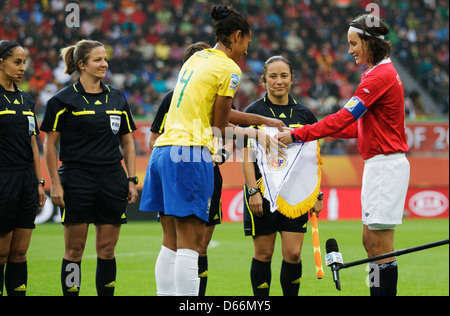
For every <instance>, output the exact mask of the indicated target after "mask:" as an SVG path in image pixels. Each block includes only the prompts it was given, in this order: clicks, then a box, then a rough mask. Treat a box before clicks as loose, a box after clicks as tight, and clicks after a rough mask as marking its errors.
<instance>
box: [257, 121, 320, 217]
mask: <svg viewBox="0 0 450 316" xmlns="http://www.w3.org/2000/svg"><path fill="white" fill-rule="evenodd" d="M261 129H262V130H263V131H264V132H266V133H267V134H269V135H270V136H274V135H275V134H277V133H278V129H277V128H274V127H266V126H263V127H261ZM251 147H252V148H253V150H254V152H255V156H256V160H257V164H258V167H259V170H260V171H261V173H262V178H261V179H260V181H258V186H259V188H260V189H261V192H262V194H263V196H264V198H265V199H267V200H268V201H269V202H270V210H271V211H272V212H275V211H276V210H277V211H278V212H280V213H281V214H283V215H285V216H287V217H289V218H296V217H299V216H301V215H303V214H305V213H306V212H308V211H309V210H310V209H312V208H313V206H314V204H315V203H316V201H317V196H318V195H319V192H320V181H321V175H322V174H321V165H322V159H321V157H320V147H319V143H318V141H312V142H306V143H303V142H295V143H293V144H290V145H289V146H288V148H287V149H285V154H284V155H283V154H280V153H277V154H276V155H270V154H269V155H267V154H266V150H265V148H263V147H262V146H261V145H260V144H258V143H257V142H255V141H251Z"/></svg>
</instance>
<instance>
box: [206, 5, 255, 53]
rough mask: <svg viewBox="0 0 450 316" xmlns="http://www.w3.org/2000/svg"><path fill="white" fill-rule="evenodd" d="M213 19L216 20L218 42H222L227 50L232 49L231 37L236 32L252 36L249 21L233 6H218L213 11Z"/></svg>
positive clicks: (215, 28) (215, 27) (215, 29)
mask: <svg viewBox="0 0 450 316" xmlns="http://www.w3.org/2000/svg"><path fill="white" fill-rule="evenodd" d="M211 17H212V18H213V20H214V22H213V23H214V31H215V35H216V42H221V43H222V44H224V45H225V47H227V48H231V42H230V40H229V38H228V37H229V36H230V35H231V34H233V33H234V32H236V31H241V32H242V34H243V35H250V34H251V30H250V25H249V24H248V22H247V19H246V18H245V17H244V16H243V15H242V14H241V13H240V12H238V11H237V10H235V9H233V8H232V7H231V6H224V5H218V6H214V7H213V8H212V9H211Z"/></svg>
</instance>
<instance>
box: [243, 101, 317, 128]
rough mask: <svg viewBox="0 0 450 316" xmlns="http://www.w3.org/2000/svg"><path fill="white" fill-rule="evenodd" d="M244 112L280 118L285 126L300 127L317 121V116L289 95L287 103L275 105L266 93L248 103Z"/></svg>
mask: <svg viewBox="0 0 450 316" xmlns="http://www.w3.org/2000/svg"><path fill="white" fill-rule="evenodd" d="M245 112H246V113H254V114H259V115H262V116H265V117H273V118H277V119H280V120H281V121H283V123H284V124H285V125H286V126H287V127H300V126H301V125H306V124H313V123H316V122H317V118H316V117H315V116H314V114H313V113H312V112H311V110H310V109H308V108H307V107H306V106H304V105H302V104H300V103H297V101H295V100H294V99H293V98H292V97H291V96H289V103H288V104H287V105H275V104H273V103H272V102H271V101H270V100H269V98H268V97H267V94H266V95H265V96H264V98H262V99H259V100H257V101H255V102H253V103H252V104H250V105H249V106H248V107H247V108H246V109H245Z"/></svg>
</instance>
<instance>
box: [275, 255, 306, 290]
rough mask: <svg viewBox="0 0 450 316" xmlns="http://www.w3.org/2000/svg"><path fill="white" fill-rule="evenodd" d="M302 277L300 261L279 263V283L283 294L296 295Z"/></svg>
mask: <svg viewBox="0 0 450 316" xmlns="http://www.w3.org/2000/svg"><path fill="white" fill-rule="evenodd" d="M301 278H302V262H301V261H300V262H299V263H287V262H286V261H284V260H283V262H282V264H281V273H280V283H281V288H282V289H283V296H297V295H298V290H299V289H300V281H301Z"/></svg>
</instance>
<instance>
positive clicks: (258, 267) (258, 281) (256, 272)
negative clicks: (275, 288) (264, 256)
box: [250, 258, 272, 296]
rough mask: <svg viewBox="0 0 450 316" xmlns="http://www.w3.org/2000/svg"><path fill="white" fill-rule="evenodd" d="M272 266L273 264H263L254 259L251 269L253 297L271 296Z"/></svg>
mask: <svg viewBox="0 0 450 316" xmlns="http://www.w3.org/2000/svg"><path fill="white" fill-rule="evenodd" d="M270 265H271V262H262V261H258V260H256V259H255V258H253V260H252V267H251V269H250V278H251V282H252V287H253V295H255V296H269V292H270V281H271V279H272V271H271V269H270Z"/></svg>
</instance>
